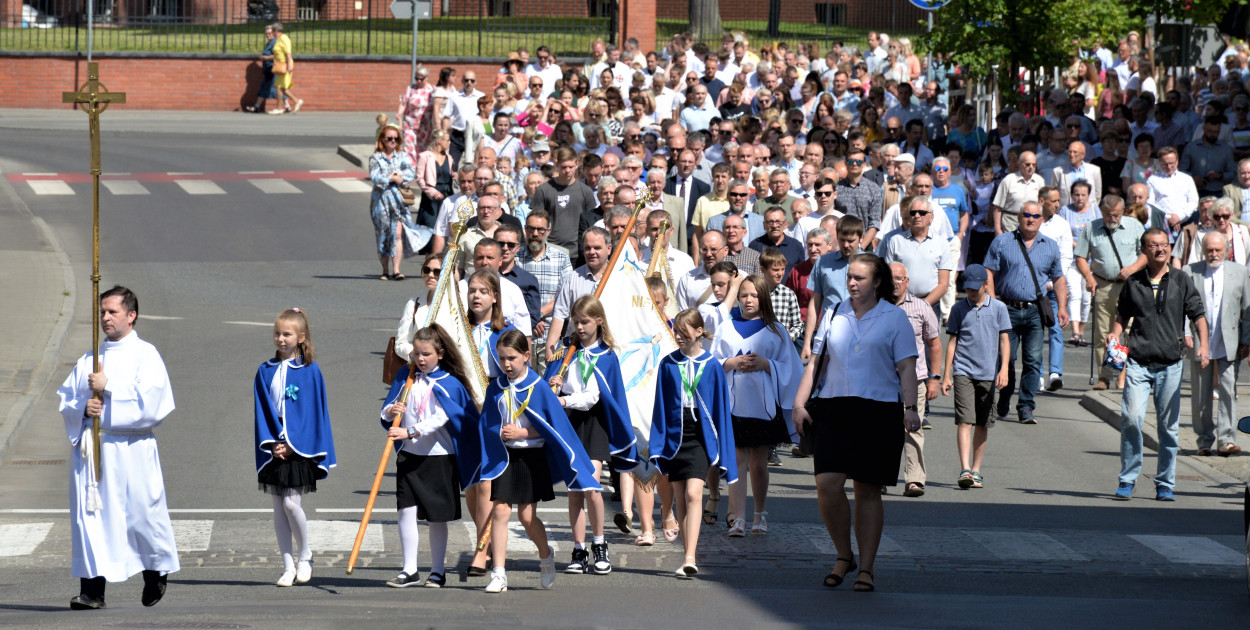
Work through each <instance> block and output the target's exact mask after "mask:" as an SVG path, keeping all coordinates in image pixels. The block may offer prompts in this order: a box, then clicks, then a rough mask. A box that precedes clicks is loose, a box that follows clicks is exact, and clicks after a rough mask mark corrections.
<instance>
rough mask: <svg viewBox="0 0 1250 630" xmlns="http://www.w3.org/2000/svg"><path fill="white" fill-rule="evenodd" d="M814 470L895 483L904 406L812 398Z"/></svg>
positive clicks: (866, 480) (900, 447)
mask: <svg viewBox="0 0 1250 630" xmlns="http://www.w3.org/2000/svg"><path fill="white" fill-rule="evenodd" d="M807 411H808V413H810V414H811V416H812V423H811V425H810V426H809V428H808V431H810V432H811V434H812V446H813V450H814V453H813V455H812V457H813V462H812V463H813V469H814V472H815V473H816V474H818V475H819V474H820V473H842V474H845V475H846V476H847V477H849V478H851V479H853V480H855V481H858V482H861V483H869V484H874V485H881V486H893V485H895V484H897V483H898V469H899V462H900V460H901V458H902V456H903V441H904V436H905V433H906V431H905V429H904V426H903V404H902V403H898V402H890V403H887V402H881V401H877V400H868V399H866V398H857V397H840V398H813V399H811V400H810V401H808V403H807Z"/></svg>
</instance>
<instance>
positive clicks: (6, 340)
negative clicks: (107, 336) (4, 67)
mask: <svg viewBox="0 0 1250 630" xmlns="http://www.w3.org/2000/svg"><path fill="white" fill-rule="evenodd" d="M74 293H75V290H74V274H73V270H72V269H71V268H70V264H69V258H68V257H67V256H66V255H65V252H64V251H62V250H61V246H60V243H59V242H58V241H57V237H56V235H55V234H53V233H52V231H51V229H49V228H48V225H47V224H46V223H44V222H43V220H42V219H39V218H36V217H35V216H34V215H33V214H31V212H30V209H29V208H27V207H26V204H25V202H23V201H22V200H21V198H20V197H18V195H17V192H16V191H15V190H13V187H12V185H10V184H9V183H8V180H7V179H6V178H4V177H3V176H0V295H3V296H5V297H6V300H7V301H8V302H9V303H10V304H17V305H20V313H18V316H16V317H10V318H9V319H8V325H7V330H6V331H5V334H4V335H0V458H3V456H4V455H5V454H6V451H7V450H8V448H9V446H10V445H11V444H12V441H13V436H14V435H16V434H17V431H18V429H19V428H20V427H21V425H22V423H23V422H24V421H25V420H26V419H27V418H29V417H30V416H31V415H32V414H33V413H34V412H35V409H34V403H35V401H36V400H38V399H39V395H40V394H41V393H42V391H43V389H44V387H45V385H47V383H48V381H49V379H50V378H52V376H53V370H54V369H55V368H56V361H57V355H58V354H59V353H60V350H61V346H62V344H63V343H64V341H65V337H66V334H67V332H68V331H69V324H70V323H71V322H72V321H73V320H74Z"/></svg>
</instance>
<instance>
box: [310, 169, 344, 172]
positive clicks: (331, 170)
mask: <svg viewBox="0 0 1250 630" xmlns="http://www.w3.org/2000/svg"><path fill="white" fill-rule="evenodd" d="M308 172H309V173H342V172H343V171H338V170H334V169H330V170H324V169H323V170H319V171H308Z"/></svg>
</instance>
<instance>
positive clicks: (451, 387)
mask: <svg viewBox="0 0 1250 630" xmlns="http://www.w3.org/2000/svg"><path fill="white" fill-rule="evenodd" d="M409 368H410V364H404V367H402V368H400V369H399V371H398V372H396V373H395V382H394V383H392V384H391V391H390V392H388V393H387V394H386V402H384V403H382V408H383V409H385V408H386V406H387V405H389V404H391V403H394V402H395V401H396V400H397V399H398V398H399V393H400V392H401V391H402V390H403V389H404V383H406V382H407V381H408V370H409ZM429 377H430V381H431V384H432V385H433V386H434V400H437V401H438V404H439V406H441V407H442V408H443V413H446V414H447V424H446V425H445V426H446V427H447V432H448V433H449V434H451V440H452V442H453V443H454V444H455V447H456V464H457V466H458V467H459V468H460V478H461V479H467V478H468V477H467V475H468V474H472V473H473V471H475V470H477V468H478V463H479V462H478V459H479V455H478V453H477V444H478V442H479V440H478V439H477V437H476V435H477V417H478V411H477V405H475V404H474V403H473V397H472V396H469V390H467V389H465V386H464V384H463V383H461V382H460V381H459V380H458V379H457V378H456V377H454V376H452V375H451V373H449V372H447V371H446V370H444V369H443V368H441V367H438V368H434V371H433V372H430V374H429ZM392 420H393V419H387V418H379V421H381V423H382V429H383V430H386V429H390V428H391V422H392ZM466 432H468V433H469V434H470V435H468V436H466V435H465V433H466ZM464 444H468V445H470V446H469V447H468V448H464V447H463V446H462V445H464ZM394 446H395V450H396V451H399V448H400V446H401V442H394Z"/></svg>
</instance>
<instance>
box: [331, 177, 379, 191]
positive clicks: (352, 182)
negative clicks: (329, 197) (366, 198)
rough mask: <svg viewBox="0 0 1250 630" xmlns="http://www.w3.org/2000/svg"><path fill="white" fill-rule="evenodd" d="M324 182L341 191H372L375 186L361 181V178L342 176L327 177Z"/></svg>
mask: <svg viewBox="0 0 1250 630" xmlns="http://www.w3.org/2000/svg"><path fill="white" fill-rule="evenodd" d="M321 181H322V182H324V183H325V185H327V186H329V187H330V188H333V189H335V190H337V191H339V192H341V193H356V192H370V191H372V190H373V186H372V185H370V184H366V183H365V182H362V181H360V180H359V179H345V178H340V177H327V178H325V179H323V180H321Z"/></svg>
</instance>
